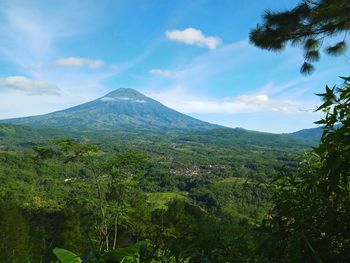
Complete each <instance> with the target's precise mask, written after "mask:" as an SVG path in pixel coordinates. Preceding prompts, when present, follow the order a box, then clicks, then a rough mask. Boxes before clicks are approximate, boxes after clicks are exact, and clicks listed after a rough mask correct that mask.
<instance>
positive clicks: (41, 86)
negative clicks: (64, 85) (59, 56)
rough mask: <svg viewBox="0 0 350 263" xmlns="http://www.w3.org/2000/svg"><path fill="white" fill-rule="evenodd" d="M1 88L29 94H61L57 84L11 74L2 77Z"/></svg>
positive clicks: (0, 80)
mask: <svg viewBox="0 0 350 263" xmlns="http://www.w3.org/2000/svg"><path fill="white" fill-rule="evenodd" d="M0 89H10V90H19V91H23V92H25V93H27V94H28V95H47V94H50V95H59V94H60V93H59V92H60V89H59V88H58V87H57V86H56V85H52V84H48V83H46V82H45V81H42V80H32V79H29V78H26V77H23V76H11V77H7V78H2V79H0Z"/></svg>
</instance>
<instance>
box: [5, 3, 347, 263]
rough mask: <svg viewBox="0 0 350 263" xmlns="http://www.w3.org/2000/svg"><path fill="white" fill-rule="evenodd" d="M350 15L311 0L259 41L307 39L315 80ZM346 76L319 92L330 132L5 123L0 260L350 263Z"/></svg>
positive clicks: (276, 43)
mask: <svg viewBox="0 0 350 263" xmlns="http://www.w3.org/2000/svg"><path fill="white" fill-rule="evenodd" d="M349 14H350V3H349V1H347V0H318V1H302V2H301V3H300V4H299V5H297V6H296V7H294V8H293V9H291V10H288V11H283V12H270V11H268V12H266V13H265V14H264V16H263V23H262V24H261V25H258V26H257V28H256V29H253V30H252V31H251V33H250V41H251V43H252V44H254V45H256V46H257V47H259V48H262V49H267V50H270V51H280V50H282V49H283V47H284V46H285V45H286V44H288V43H293V44H297V46H298V47H300V48H301V49H303V51H304V54H305V61H304V63H303V64H302V65H301V73H302V74H311V73H312V72H313V71H314V70H315V69H314V66H313V63H315V62H316V61H317V60H318V59H320V50H321V47H322V43H323V39H325V38H330V37H332V36H337V35H338V34H340V33H345V35H346V33H347V32H348V31H349V29H350V16H349ZM346 46H347V42H346V38H344V40H341V41H340V42H337V43H335V44H334V45H332V46H329V47H326V53H327V55H331V56H332V55H333V56H334V55H335V56H337V55H340V54H344V52H345V51H346ZM340 78H341V81H342V84H340V85H335V86H333V83H324V86H325V88H324V93H321V94H317V96H319V97H320V99H321V100H322V103H321V105H319V107H318V108H317V110H316V111H318V112H320V113H322V115H323V117H322V119H320V120H315V123H316V124H318V125H320V126H321V127H322V136H321V138H317V137H315V136H314V133H312V136H311V135H310V138H311V139H310V138H308V137H307V135H302V136H303V137H305V139H304V140H302V139H300V138H297V137H293V136H288V135H285V134H280V135H278V134H270V133H262V132H254V131H248V130H244V129H240V128H236V129H231V128H223V127H214V128H213V129H210V130H204V131H199V130H196V131H185V132H178V131H169V132H164V131H161V130H153V131H152V130H140V131H137V130H129V131H123V130H112V131H111V130H110V131H102V130H101V131H99V130H89V131H84V132H82V131H79V130H69V129H57V128H45V127H30V126H29V125H28V126H26V125H18V124H13V123H4V122H1V123H0V262H16V263H22V262H23V263H24V262H26V263H27V262H33V263H36V262H43V263H44V262H62V263H79V262H86V263H88V262H91V263H93V262H101V263H114V262H115V263H126V262H144V263H147V262H149V263H158V262H159V263H160V262H162V263H163V262H164V263H165V262H169V263H172V262H173V263H181V262H182V263H190V262H193V263H197V262H198V263H205V262H213V263H214V262H215V263H221V262H223V263H226V262H266V263H267V262H271V263H274V262H276V263H277V262H285V263H288V262H291V263H292V262H317V263H321V262H324V263H326V262H332V263H337V262H339V263H346V262H350V119H349V117H350V78H349V77H347V76H341V77H340ZM327 84H328V85H329V86H328V85H327ZM315 96H316V95H315Z"/></svg>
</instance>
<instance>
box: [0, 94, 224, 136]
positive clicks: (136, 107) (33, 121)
mask: <svg viewBox="0 0 350 263" xmlns="http://www.w3.org/2000/svg"><path fill="white" fill-rule="evenodd" d="M0 122H1V123H11V124H20V125H27V126H30V127H35V128H55V129H56V128H57V129H67V130H75V131H80V132H84V131H106V130H108V131H111V130H125V131H128V130H131V131H138V130H154V131H203V130H210V129H214V128H219V127H220V126H219V125H214V124H210V123H207V122H203V121H200V120H197V119H195V118H192V117H190V116H187V115H185V114H182V113H180V112H177V111H175V110H173V109H170V108H168V107H166V106H164V105H163V104H161V103H160V102H158V101H156V100H153V99H151V98H149V97H146V96H145V95H143V94H141V93H140V92H138V91H137V90H134V89H130V88H120V89H117V90H114V91H112V92H110V93H108V94H106V95H105V96H103V97H101V98H99V99H96V100H93V101H90V102H87V103H84V104H80V105H78V106H75V107H72V108H68V109H65V110H61V111H56V112H52V113H49V114H45V115H39V116H33V117H24V118H15V119H7V120H2V121H0Z"/></svg>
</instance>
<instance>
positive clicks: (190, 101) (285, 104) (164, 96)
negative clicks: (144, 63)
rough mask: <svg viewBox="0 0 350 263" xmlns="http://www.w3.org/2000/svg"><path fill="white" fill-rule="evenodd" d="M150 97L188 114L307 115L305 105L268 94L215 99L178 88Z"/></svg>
mask: <svg viewBox="0 0 350 263" xmlns="http://www.w3.org/2000/svg"><path fill="white" fill-rule="evenodd" d="M147 94H148V95H149V96H150V97H152V98H154V99H156V100H159V101H160V102H162V103H163V104H165V105H166V106H168V107H170V108H173V109H175V110H178V111H180V112H183V113H186V114H225V115H232V114H240V113H252V112H278V113H281V114H292V115H295V114H305V113H308V112H310V111H308V110H302V109H301V108H303V105H300V104H298V103H295V102H291V101H287V100H283V99H271V98H269V96H268V95H266V94H257V95H246V94H244V95H240V96H236V97H233V98H224V99H213V98H207V97H200V96H196V95H194V94H191V93H189V92H188V91H187V90H186V89H184V88H183V87H180V86H177V87H174V88H170V89H168V90H164V91H161V92H159V91H158V92H154V91H153V92H152V91H151V92H148V93H147Z"/></svg>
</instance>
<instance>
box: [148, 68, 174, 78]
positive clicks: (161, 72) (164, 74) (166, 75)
mask: <svg viewBox="0 0 350 263" xmlns="http://www.w3.org/2000/svg"><path fill="white" fill-rule="evenodd" d="M149 73H150V74H152V75H156V76H161V77H164V78H169V77H171V76H172V75H173V72H171V71H170V70H163V69H151V70H150V71H149Z"/></svg>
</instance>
